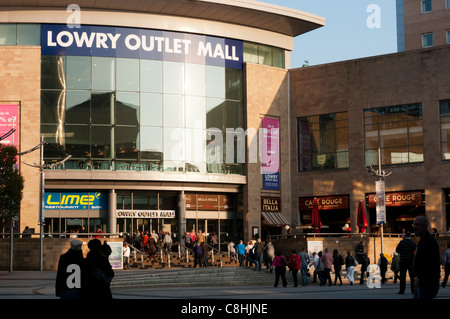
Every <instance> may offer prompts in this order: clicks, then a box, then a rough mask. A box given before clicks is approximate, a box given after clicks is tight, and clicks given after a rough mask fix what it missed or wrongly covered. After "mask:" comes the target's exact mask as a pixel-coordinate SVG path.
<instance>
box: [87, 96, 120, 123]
mask: <svg viewBox="0 0 450 319" xmlns="http://www.w3.org/2000/svg"><path fill="white" fill-rule="evenodd" d="M91 103H92V105H91V122H92V124H113V123H114V105H115V102H114V93H112V92H92V95H91Z"/></svg>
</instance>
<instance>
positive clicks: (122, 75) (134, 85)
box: [116, 59, 139, 91]
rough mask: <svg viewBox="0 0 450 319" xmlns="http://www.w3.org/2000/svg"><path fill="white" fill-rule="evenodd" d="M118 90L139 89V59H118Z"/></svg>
mask: <svg viewBox="0 0 450 319" xmlns="http://www.w3.org/2000/svg"><path fill="white" fill-rule="evenodd" d="M116 66H117V75H116V81H117V86H116V87H117V90H122V91H138V90H139V59H117V60H116Z"/></svg>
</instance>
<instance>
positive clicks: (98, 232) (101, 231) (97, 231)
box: [93, 227, 103, 238]
mask: <svg viewBox="0 0 450 319" xmlns="http://www.w3.org/2000/svg"><path fill="white" fill-rule="evenodd" d="M95 233H96V234H103V230H102V229H101V228H100V227H97V230H96V231H95ZM93 237H94V238H101V237H102V236H100V235H95V236H93Z"/></svg>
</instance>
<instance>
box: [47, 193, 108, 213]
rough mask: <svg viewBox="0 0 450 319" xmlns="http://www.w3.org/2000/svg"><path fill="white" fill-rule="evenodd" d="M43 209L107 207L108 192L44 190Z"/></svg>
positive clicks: (98, 208)
mask: <svg viewBox="0 0 450 319" xmlns="http://www.w3.org/2000/svg"><path fill="white" fill-rule="evenodd" d="M44 209H46V210H59V209H62V210H73V209H77V210H87V209H92V210H103V209H108V194H107V193H103V192H45V194H44Z"/></svg>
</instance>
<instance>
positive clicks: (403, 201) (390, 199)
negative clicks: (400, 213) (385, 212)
mask: <svg viewBox="0 0 450 319" xmlns="http://www.w3.org/2000/svg"><path fill="white" fill-rule="evenodd" d="M368 197H369V205H368V206H369V208H375V207H376V206H377V205H376V194H369V195H368ZM385 201H386V206H387V207H399V206H415V205H421V204H422V192H421V191H413V192H389V193H386V195H385Z"/></svg>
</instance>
